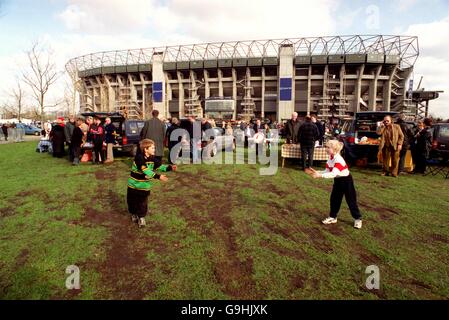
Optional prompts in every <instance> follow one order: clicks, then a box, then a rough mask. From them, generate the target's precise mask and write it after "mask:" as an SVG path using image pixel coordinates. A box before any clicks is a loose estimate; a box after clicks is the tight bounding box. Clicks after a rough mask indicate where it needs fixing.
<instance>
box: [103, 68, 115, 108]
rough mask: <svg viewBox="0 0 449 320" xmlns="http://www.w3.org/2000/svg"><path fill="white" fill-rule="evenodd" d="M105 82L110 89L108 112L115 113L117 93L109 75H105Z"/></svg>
mask: <svg viewBox="0 0 449 320" xmlns="http://www.w3.org/2000/svg"><path fill="white" fill-rule="evenodd" d="M103 79H104V82H105V83H106V86H107V87H108V110H107V111H109V112H114V111H115V91H114V88H113V87H112V85H111V81H110V80H109V77H108V76H107V75H103Z"/></svg>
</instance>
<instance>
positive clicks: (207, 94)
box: [204, 70, 210, 99]
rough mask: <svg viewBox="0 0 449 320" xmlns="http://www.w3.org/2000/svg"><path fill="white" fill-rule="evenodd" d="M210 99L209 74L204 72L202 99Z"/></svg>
mask: <svg viewBox="0 0 449 320" xmlns="http://www.w3.org/2000/svg"><path fill="white" fill-rule="evenodd" d="M209 97H210V85H209V72H208V71H207V70H204V98H206V99H207V98H209Z"/></svg>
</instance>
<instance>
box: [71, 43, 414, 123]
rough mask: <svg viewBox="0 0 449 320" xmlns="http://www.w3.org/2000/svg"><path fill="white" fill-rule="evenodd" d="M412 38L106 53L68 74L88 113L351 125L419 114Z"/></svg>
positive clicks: (82, 60)
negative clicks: (363, 118)
mask: <svg viewBox="0 0 449 320" xmlns="http://www.w3.org/2000/svg"><path fill="white" fill-rule="evenodd" d="M418 55H419V47H418V38H417V37H414V36H387V35H375V36H362V35H354V36H335V37H315V38H295V39H281V40H254V41H236V42H223V43H206V44H195V45H180V46H169V47H158V48H146V49H132V50H124V51H109V52H99V53H92V54H88V55H84V56H81V57H77V58H74V59H71V60H70V61H69V62H68V63H67V65H66V69H67V71H68V72H69V74H70V75H71V77H72V79H73V81H74V83H75V84H76V88H77V90H78V92H79V94H80V110H81V111H82V112H88V111H93V112H96V111H102V112H120V113H123V114H124V115H125V116H127V117H129V118H148V116H149V114H150V112H151V110H153V109H157V110H159V112H160V114H161V116H163V117H166V118H169V117H174V116H176V117H180V118H183V117H187V116H190V115H193V116H204V115H208V116H211V117H216V118H220V117H223V118H233V119H237V118H240V117H244V118H247V117H260V118H270V119H271V120H277V121H280V120H283V119H288V118H290V115H291V113H292V112H293V111H297V112H298V113H300V114H302V115H306V114H311V113H316V114H318V116H319V117H320V118H323V119H325V118H327V117H331V116H334V117H339V118H350V117H351V116H352V115H353V114H354V113H355V112H358V111H373V110H383V111H402V112H405V113H408V114H416V113H417V110H416V105H415V104H413V102H412V100H411V94H410V93H411V92H410V89H409V80H408V79H409V78H410V76H411V74H412V71H413V65H414V64H415V62H416V60H417V58H418Z"/></svg>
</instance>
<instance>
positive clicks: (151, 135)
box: [140, 109, 165, 161]
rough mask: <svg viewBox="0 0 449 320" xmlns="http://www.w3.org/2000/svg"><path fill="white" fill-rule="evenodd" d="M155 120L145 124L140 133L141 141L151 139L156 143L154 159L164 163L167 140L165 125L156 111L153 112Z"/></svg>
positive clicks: (152, 119)
mask: <svg viewBox="0 0 449 320" xmlns="http://www.w3.org/2000/svg"><path fill="white" fill-rule="evenodd" d="M151 115H152V116H153V118H151V119H150V120H148V121H146V122H145V125H144V126H143V128H142V131H141V132H140V140H143V139H151V140H153V141H154V145H155V147H156V152H155V154H154V157H155V158H156V159H158V161H162V156H163V155H164V138H165V125H164V123H163V122H162V121H161V120H159V118H158V117H159V111H158V110H156V109H154V110H153V111H152V112H151Z"/></svg>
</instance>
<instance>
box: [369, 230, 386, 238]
mask: <svg viewBox="0 0 449 320" xmlns="http://www.w3.org/2000/svg"><path fill="white" fill-rule="evenodd" d="M371 234H372V235H373V237H374V238H376V239H383V238H385V232H384V231H383V230H382V229H374V230H373V231H371Z"/></svg>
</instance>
